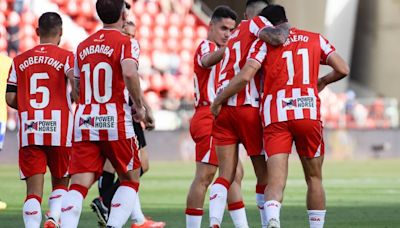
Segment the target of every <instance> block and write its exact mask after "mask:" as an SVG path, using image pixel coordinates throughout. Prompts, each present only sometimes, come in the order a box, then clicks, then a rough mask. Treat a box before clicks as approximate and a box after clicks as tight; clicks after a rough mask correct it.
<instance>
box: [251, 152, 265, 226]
mask: <svg viewBox="0 0 400 228" xmlns="http://www.w3.org/2000/svg"><path fill="white" fill-rule="evenodd" d="M250 158H251V162H252V164H253V168H254V173H255V175H256V178H257V184H256V203H257V207H258V210H259V212H260V218H261V226H262V227H263V228H265V227H266V226H267V223H268V220H267V218H266V217H265V213H264V204H265V196H264V192H265V188H266V187H267V183H268V175H267V163H266V161H265V156H264V155H256V156H251V157H250Z"/></svg>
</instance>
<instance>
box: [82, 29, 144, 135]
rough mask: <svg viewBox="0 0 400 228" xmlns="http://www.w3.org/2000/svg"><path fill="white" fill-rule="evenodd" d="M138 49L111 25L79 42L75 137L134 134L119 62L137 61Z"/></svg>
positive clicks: (134, 42)
mask: <svg viewBox="0 0 400 228" xmlns="http://www.w3.org/2000/svg"><path fill="white" fill-rule="evenodd" d="M139 52H140V50H139V45H138V43H137V41H136V40H134V39H132V40H131V39H130V38H129V37H128V36H126V35H124V34H122V33H121V32H120V31H118V30H114V29H101V30H99V31H97V32H96V33H94V34H93V35H91V36H89V37H88V38H87V39H86V40H84V41H83V42H82V43H80V44H79V46H78V48H77V52H76V54H75V71H74V74H75V77H78V78H79V80H80V100H79V104H78V107H77V109H76V112H75V120H74V140H75V141H115V140H119V139H126V138H132V137H134V136H135V133H134V130H133V123H132V113H131V112H132V111H131V107H130V106H129V92H128V90H127V88H126V86H125V82H124V79H123V76H122V67H121V63H123V62H124V61H135V62H136V64H138V59H139Z"/></svg>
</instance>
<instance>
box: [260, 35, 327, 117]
mask: <svg viewBox="0 0 400 228" xmlns="http://www.w3.org/2000/svg"><path fill="white" fill-rule="evenodd" d="M334 50H335V49H334V47H332V46H331V45H330V44H329V42H328V41H327V40H326V39H325V38H323V37H322V36H321V35H320V34H318V33H312V32H308V31H304V30H299V29H296V28H292V29H291V30H290V34H289V37H288V39H287V41H286V42H285V44H284V45H282V46H279V47H273V46H271V45H267V48H266V53H267V54H266V59H265V62H264V65H263V70H264V73H265V82H264V97H263V100H264V102H266V103H267V104H265V103H264V106H265V107H264V108H266V107H267V108H268V109H270V110H277V111H271V119H272V122H275V121H285V120H290V119H304V118H305V119H319V118H320V110H319V109H320V99H319V97H318V88H317V85H318V74H319V66H320V64H326V61H327V58H328V56H329V54H331V53H332V52H333V51H334Z"/></svg>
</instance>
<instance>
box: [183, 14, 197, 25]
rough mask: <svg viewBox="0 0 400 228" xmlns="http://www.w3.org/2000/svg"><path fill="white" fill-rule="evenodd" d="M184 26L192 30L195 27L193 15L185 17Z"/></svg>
mask: <svg viewBox="0 0 400 228" xmlns="http://www.w3.org/2000/svg"><path fill="white" fill-rule="evenodd" d="M185 25H186V26H189V27H191V28H193V27H194V26H195V25H196V17H195V16H194V15H193V14H188V15H186V16H185Z"/></svg>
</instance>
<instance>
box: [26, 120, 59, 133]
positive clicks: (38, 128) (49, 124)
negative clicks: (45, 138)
mask: <svg viewBox="0 0 400 228" xmlns="http://www.w3.org/2000/svg"><path fill="white" fill-rule="evenodd" d="M24 129H25V131H27V132H41V133H53V132H57V121H54V120H38V121H34V120H31V121H27V122H26V123H25V124H24Z"/></svg>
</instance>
